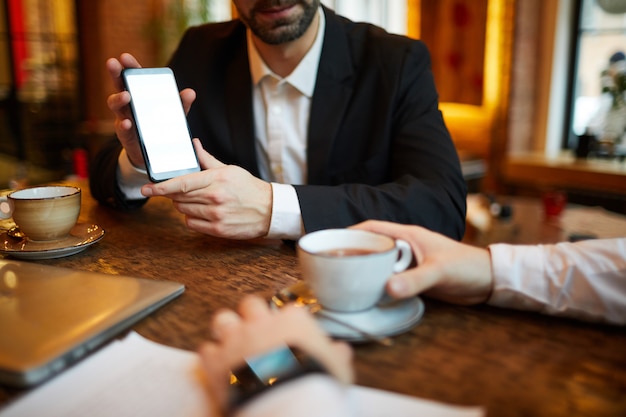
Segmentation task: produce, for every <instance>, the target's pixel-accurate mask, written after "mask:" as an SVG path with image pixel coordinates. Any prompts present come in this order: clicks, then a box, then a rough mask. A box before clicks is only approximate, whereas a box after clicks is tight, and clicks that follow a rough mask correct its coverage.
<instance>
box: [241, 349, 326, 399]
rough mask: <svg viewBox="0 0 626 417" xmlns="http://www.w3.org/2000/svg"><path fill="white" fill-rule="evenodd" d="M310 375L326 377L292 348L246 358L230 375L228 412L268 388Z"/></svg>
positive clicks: (301, 352)
mask: <svg viewBox="0 0 626 417" xmlns="http://www.w3.org/2000/svg"><path fill="white" fill-rule="evenodd" d="M312 373H321V374H328V371H327V370H326V368H324V367H323V366H322V365H321V364H320V363H319V362H318V361H317V360H315V359H314V358H312V357H311V356H309V355H308V354H306V353H305V352H303V351H302V350H300V349H298V348H297V347H293V346H287V345H283V346H279V347H278V348H276V349H273V350H271V351H269V352H265V353H262V354H259V355H256V356H253V357H249V358H246V359H245V360H244V364H243V365H242V366H240V367H238V368H236V369H234V370H232V371H231V376H230V398H229V408H230V410H231V411H232V410H233V409H236V408H238V407H241V406H242V405H243V404H245V403H246V402H247V401H249V400H250V399H252V398H253V397H255V396H257V395H258V394H260V393H262V392H265V391H267V390H268V389H270V388H271V387H274V386H277V385H280V384H282V383H284V382H287V381H291V380H294V379H296V378H299V377H301V376H305V375H309V374H312Z"/></svg>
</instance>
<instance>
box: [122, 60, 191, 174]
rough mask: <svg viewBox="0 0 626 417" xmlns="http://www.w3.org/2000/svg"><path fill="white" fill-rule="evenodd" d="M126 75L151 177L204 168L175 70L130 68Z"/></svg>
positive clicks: (127, 69)
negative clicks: (189, 123)
mask: <svg viewBox="0 0 626 417" xmlns="http://www.w3.org/2000/svg"><path fill="white" fill-rule="evenodd" d="M122 79H123V80H124V86H125V88H126V90H127V91H128V92H129V93H130V97H131V99H130V108H131V111H132V114H133V118H134V119H135V120H134V121H135V128H136V131H137V137H138V138H139V144H140V146H141V152H142V154H143V157H144V161H145V163H146V169H147V171H148V176H149V177H150V180H151V181H153V182H159V181H164V180H168V179H170V178H174V177H177V176H179V175H184V174H189V173H191V172H198V171H200V164H199V163H198V158H197V156H196V153H195V151H194V148H193V143H192V141H191V134H190V132H189V126H188V125H187V117H186V115H185V111H184V109H183V105H182V102H181V100H180V94H179V92H178V86H177V84H176V79H175V78H174V73H173V72H172V70H171V69H169V68H126V69H124V70H123V71H122Z"/></svg>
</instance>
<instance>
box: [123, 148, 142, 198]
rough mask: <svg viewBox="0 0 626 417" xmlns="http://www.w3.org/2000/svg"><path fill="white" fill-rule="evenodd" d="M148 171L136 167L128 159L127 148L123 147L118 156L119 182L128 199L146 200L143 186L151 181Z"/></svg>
mask: <svg viewBox="0 0 626 417" xmlns="http://www.w3.org/2000/svg"><path fill="white" fill-rule="evenodd" d="M149 182H150V179H149V178H148V171H146V170H145V169H140V168H137V167H135V166H134V165H133V164H132V163H131V162H130V159H128V155H127V154H126V150H125V149H122V152H120V156H119V157H118V158H117V184H118V186H119V187H120V191H122V194H124V197H126V198H127V199H128V200H144V199H145V198H146V196H144V195H143V194H141V187H142V186H144V185H145V184H147V183H149Z"/></svg>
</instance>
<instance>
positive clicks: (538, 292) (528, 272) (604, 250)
mask: <svg viewBox="0 0 626 417" xmlns="http://www.w3.org/2000/svg"><path fill="white" fill-rule="evenodd" d="M489 250H490V252H491V266H492V270H493V275H494V289H493V294H492V295H491V297H490V299H489V301H488V304H491V305H495V306H499V307H508V308H517V309H521V310H533V311H539V312H543V313H547V314H553V315H563V316H568V317H574V318H579V319H583V320H591V321H606V322H609V323H613V324H626V238H616V239H594V240H586V241H580V242H576V243H571V242H562V243H558V244H554V245H534V246H531V245H509V244H495V245H490V246H489Z"/></svg>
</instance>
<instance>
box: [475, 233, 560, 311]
mask: <svg viewBox="0 0 626 417" xmlns="http://www.w3.org/2000/svg"><path fill="white" fill-rule="evenodd" d="M489 252H490V253H491V268H492V271H493V280H494V282H493V293H492V294H491V297H490V298H489V300H488V301H487V304H490V305H493V306H498V307H508V308H514V309H520V310H532V311H538V310H541V309H542V308H543V307H544V306H546V305H548V304H549V302H550V300H549V288H548V280H547V279H546V275H545V270H544V268H545V259H544V258H545V253H544V252H543V250H542V247H541V246H540V245H536V246H529V245H510V244H504V243H499V244H493V245H489ZM529 277H532V278H531V279H529Z"/></svg>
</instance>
